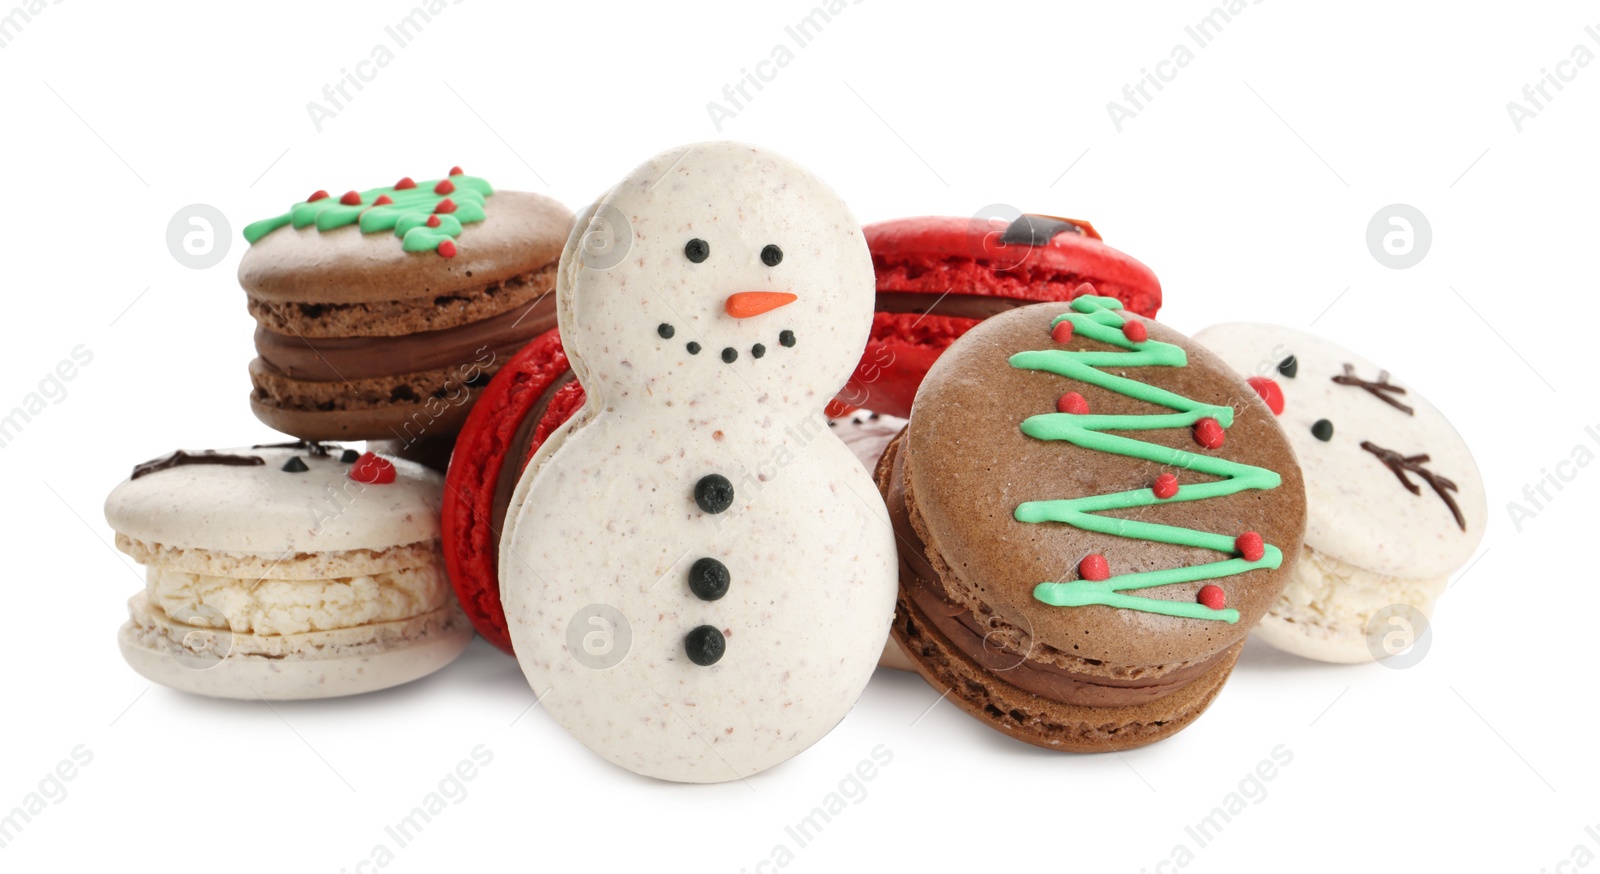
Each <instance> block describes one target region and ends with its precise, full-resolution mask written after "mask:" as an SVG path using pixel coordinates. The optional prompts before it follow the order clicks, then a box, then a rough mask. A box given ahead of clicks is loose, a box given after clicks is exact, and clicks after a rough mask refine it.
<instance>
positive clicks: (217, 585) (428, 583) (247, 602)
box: [145, 564, 450, 635]
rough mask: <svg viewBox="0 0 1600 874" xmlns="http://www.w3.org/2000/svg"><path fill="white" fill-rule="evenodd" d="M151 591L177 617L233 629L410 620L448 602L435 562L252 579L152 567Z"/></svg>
mask: <svg viewBox="0 0 1600 874" xmlns="http://www.w3.org/2000/svg"><path fill="white" fill-rule="evenodd" d="M145 580H146V587H145V593H146V597H148V598H149V600H150V602H151V604H152V605H154V606H156V607H159V608H160V609H161V611H162V612H163V613H165V614H166V615H168V616H170V617H172V619H174V620H175V621H178V622H181V623H183V624H185V625H190V626H195V627H199V628H217V629H222V628H226V629H228V630H229V631H231V632H233V633H235V634H257V635H274V634H303V633H305V632H308V631H332V630H336V629H340V628H355V627H358V626H363V625H371V624H373V623H378V622H393V621H396V620H401V619H409V618H411V617H413V616H417V615H420V614H423V613H427V612H429V611H432V610H437V609H439V608H441V607H443V606H444V605H445V604H446V603H447V602H448V601H449V597H450V583H449V581H448V580H446V579H445V575H444V571H443V570H442V569H441V568H440V567H439V566H438V565H436V564H426V565H420V566H417V567H408V568H401V569H399V570H392V571H383V572H379V573H371V574H361V575H357V576H349V577H338V578H334V579H311V580H282V579H247V578H240V577H224V576H211V575H208V574H197V573H189V572H185V571H178V570H172V569H170V568H163V567H160V566H156V565H152V566H150V567H148V568H146V569H145Z"/></svg>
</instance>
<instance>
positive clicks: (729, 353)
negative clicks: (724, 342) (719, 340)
mask: <svg viewBox="0 0 1600 874" xmlns="http://www.w3.org/2000/svg"><path fill="white" fill-rule="evenodd" d="M722 360H723V361H725V362H727V363H729V364H732V363H733V362H735V361H738V360H739V350H737V349H735V348H733V347H732V346H724V347H723V349H722Z"/></svg>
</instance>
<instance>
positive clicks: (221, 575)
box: [105, 443, 472, 700]
mask: <svg viewBox="0 0 1600 874" xmlns="http://www.w3.org/2000/svg"><path fill="white" fill-rule="evenodd" d="M440 488H441V477H440V476H439V474H437V473H434V472H432V471H429V470H427V469H425V468H422V467H420V466H418V465H414V464H411V463H409V462H404V461H391V460H387V459H379V458H377V457H375V456H370V455H367V456H362V455H361V454H360V453H357V452H355V451H354V450H344V449H342V448H340V447H338V446H334V445H330V444H314V443H312V444H306V443H299V444H290V445H275V446H254V447H248V448H240V449H229V450H220V451H204V452H179V453H174V454H172V455H169V456H166V457H163V458H161V459H156V460H154V461H152V462H149V463H146V464H144V465H140V466H139V467H136V468H135V470H134V475H133V476H132V477H130V478H129V479H128V480H126V481H124V482H123V483H122V484H120V485H118V486H117V487H116V488H115V489H114V490H113V491H112V492H111V494H110V496H109V497H108V498H107V499H106V505H105V515H106V520H107V522H109V523H110V524H111V527H112V528H113V529H115V530H116V543H117V548H118V549H121V550H122V551H123V552H126V553H128V554H129V555H131V556H133V557H134V559H135V560H137V561H138V562H139V563H140V564H142V565H144V566H145V569H146V571H145V572H146V586H145V589H144V591H142V592H140V593H138V594H137V595H135V596H134V597H133V599H132V600H130V602H129V615H130V619H129V622H128V624H126V625H124V626H123V629H122V632H121V635H120V640H121V644H122V649H123V654H124V656H125V657H126V658H127V660H128V662H129V664H130V665H132V666H133V667H134V668H135V670H138V671H139V672H140V673H142V674H144V675H145V676H146V677H148V678H150V679H152V680H154V681H156V682H159V683H162V684H164V685H168V686H172V687H174V688H177V689H180V690H183V691H188V692H194V693H197V694H204V695H212V696H218V697H230V698H256V697H261V698H267V699H276V700H294V699H301V698H320V697H331V696H335V695H348V694H353V693H356V692H364V691H371V690H374V689H380V688H384V687H387V686H392V685H396V684H398V683H403V682H407V681H409V680H413V679H416V678H417V677H420V676H423V675H425V674H428V673H431V672H432V671H434V670H437V669H438V668H439V667H442V666H443V665H444V664H447V663H448V662H449V661H451V660H452V659H454V658H455V656H456V655H459V654H460V652H461V650H462V649H463V648H464V647H465V646H466V643H467V642H468V641H469V640H470V639H471V633H472V632H471V627H470V626H469V625H468V624H467V622H466V620H465V618H464V617H463V616H462V615H461V613H460V608H459V607H457V606H456V603H455V599H454V597H453V596H452V594H451V592H450V585H449V582H448V580H447V579H446V578H445V574H444V568H443V564H442V561H441V559H440V554H439V542H438V541H439V498H440Z"/></svg>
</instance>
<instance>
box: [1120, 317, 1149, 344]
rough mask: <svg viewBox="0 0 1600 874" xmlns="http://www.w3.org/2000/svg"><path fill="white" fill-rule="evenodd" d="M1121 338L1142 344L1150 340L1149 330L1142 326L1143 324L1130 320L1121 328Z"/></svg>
mask: <svg viewBox="0 0 1600 874" xmlns="http://www.w3.org/2000/svg"><path fill="white" fill-rule="evenodd" d="M1122 336H1124V337H1127V338H1128V339H1129V340H1132V341H1133V342H1135V343H1143V342H1144V341H1146V340H1148V339H1150V329H1149V328H1146V327H1145V326H1144V322H1140V321H1134V320H1132V319H1130V320H1129V321H1128V322H1127V324H1125V325H1123V326H1122Z"/></svg>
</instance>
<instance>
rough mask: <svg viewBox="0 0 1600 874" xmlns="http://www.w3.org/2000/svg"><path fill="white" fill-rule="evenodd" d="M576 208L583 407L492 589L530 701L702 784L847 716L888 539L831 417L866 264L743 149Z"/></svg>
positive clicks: (668, 168) (565, 267)
mask: <svg viewBox="0 0 1600 874" xmlns="http://www.w3.org/2000/svg"><path fill="white" fill-rule="evenodd" d="M589 216H590V217H589V218H588V219H587V220H586V219H580V221H579V227H578V228H577V229H576V230H575V231H574V234H573V236H572V238H571V239H570V240H569V241H568V247H567V249H566V251H565V253H564V254H563V257H562V263H561V268H560V278H559V281H558V286H557V294H558V314H559V318H560V329H561V337H562V340H563V342H564V344H565V347H566V352H567V355H568V356H569V357H570V359H571V362H572V366H573V370H574V371H575V373H576V376H577V378H578V380H579V381H580V382H581V384H582V385H583V387H584V389H585V390H586V392H587V400H586V402H585V405H584V406H583V407H582V408H581V409H580V410H579V411H578V412H577V413H576V414H575V415H574V416H573V417H572V419H570V420H569V421H568V422H567V423H566V425H564V426H563V427H562V429H561V430H559V431H557V432H556V433H555V434H553V435H551V437H550V438H549V439H548V440H546V441H545V442H544V444H543V445H542V446H541V447H540V449H539V451H538V452H537V453H536V454H535V455H534V457H533V459H532V460H531V461H530V462H529V464H528V467H527V469H526V470H525V471H524V472H523V474H522V479H521V481H520V482H519V483H518V487H517V490H516V493H515V494H514V496H513V499H512V504H511V508H510V510H509V513H508V528H507V531H506V533H505V534H504V536H503V537H502V541H501V547H502V548H501V559H500V562H499V564H500V572H501V581H502V583H501V584H502V596H503V598H504V602H505V612H506V618H507V621H508V623H509V628H510V632H511V637H512V641H513V645H514V649H515V651H516V655H517V658H518V660H519V661H520V662H521V665H522V669H523V672H524V673H525V674H526V676H527V679H528V682H529V684H530V685H531V686H532V688H533V690H534V692H535V693H536V694H538V695H539V696H540V701H541V706H542V707H544V708H545V709H546V710H548V711H549V712H550V714H551V715H552V716H554V717H555V719H556V720H557V721H558V722H560V723H561V724H562V725H563V726H564V727H565V728H566V729H567V730H568V731H570V732H571V733H572V734H573V735H574V736H575V737H576V738H577V739H578V740H580V741H582V742H583V743H584V744H586V745H587V746H588V747H589V748H590V749H592V750H594V751H595V752H597V753H598V754H600V755H601V756H603V757H605V758H606V759H608V760H610V761H612V762H614V763H616V764H617V765H620V766H622V767H624V768H627V769H629V770H632V771H635V772H637V773H640V774H644V775H648V776H652V777H658V778H663V779H667V780H676V781H683V782H720V781H725V780H733V779H739V778H743V777H747V776H749V775H751V774H754V773H756V772H758V771H761V770H764V769H766V768H770V767H772V766H773V765H776V764H778V763H780V762H783V761H785V760H786V759H788V758H790V757H792V756H794V755H796V754H797V753H799V752H801V751H802V750H804V749H806V748H807V747H809V746H811V745H812V744H813V743H815V742H816V741H817V740H818V739H820V738H821V737H822V736H823V735H824V734H826V733H827V732H828V731H829V730H830V729H831V728H833V726H834V725H835V724H837V723H838V722H839V720H840V719H842V718H843V717H844V716H845V714H846V713H847V712H848V711H849V710H850V708H851V706H852V705H853V704H854V702H855V700H856V698H857V697H858V696H859V695H860V693H861V691H862V689H863V688H864V687H865V686H866V683H867V681H868V679H869V678H870V676H871V674H872V670H873V667H874V665H875V663H876V662H877V659H878V656H879V654H880V652H881V650H882V647H883V643H884V639H885V637H886V635H887V632H888V627H889V620H890V617H891V615H892V613H893V604H894V590H895V570H894V567H895V551H894V537H893V534H892V532H891V529H890V527H889V525H888V523H887V521H886V519H885V518H884V508H883V504H882V501H881V500H880V499H879V498H878V497H877V494H876V492H875V490H874V489H873V487H872V483H871V480H870V479H869V478H868V476H867V473H866V471H865V470H864V469H863V468H862V466H861V464H860V462H858V461H857V460H856V458H855V457H854V456H853V455H852V454H851V452H850V450H849V449H848V448H847V447H846V446H845V445H844V444H843V443H842V442H841V441H840V440H839V439H838V438H837V437H835V436H833V434H832V433H831V432H830V430H829V428H828V427H827V420H826V417H825V415H824V413H823V410H824V407H825V405H826V404H827V403H828V401H829V399H831V398H832V397H833V395H834V394H835V392H837V390H838V389H839V387H840V386H841V385H842V384H843V383H844V381H845V379H846V378H847V377H848V375H849V374H850V372H851V370H852V369H853V368H854V366H855V364H856V362H857V360H858V359H859V357H860V355H861V350H862V348H863V346H864V344H865V342H866V338H867V332H868V328H869V326H870V324H871V318H872V307H873V274H872V264H871V261H870V259H869V257H868V253H867V248H866V244H865V242H864V241H863V239H862V235H861V229H860V227H859V226H858V225H857V224H856V222H855V220H854V219H853V218H852V217H851V215H850V212H849V210H848V209H847V208H846V207H845V206H844V204H843V203H842V202H840V200H839V199H838V197H837V196H836V195H835V194H834V193H833V192H832V191H831V190H830V189H829V188H828V187H827V186H826V185H825V184H823V183H822V182H821V181H820V180H818V179H817V178H816V177H815V176H813V175H811V174H810V173H809V172H807V171H805V170H804V169H803V168H801V167H799V166H797V165H795V164H794V163H792V162H790V161H789V160H787V159H785V158H782V157H779V156H777V155H775V154H773V153H771V152H768V151H766V150H764V149H759V148H755V147H751V146H746V145H741V144H737V143H726V142H718V143H705V144H698V145H691V146H685V147H681V148H678V149H673V150H671V151H669V152H666V153H664V154H662V155H659V156H657V157H655V158H653V159H651V160H650V161H648V162H646V163H645V164H644V165H642V166H641V167H639V168H638V169H637V170H635V171H634V172H633V173H631V174H629V175H628V176H627V177H626V178H625V179H623V180H622V181H621V182H620V183H619V184H618V185H617V186H616V187H614V188H613V189H612V190H611V191H610V192H609V193H607V194H606V195H605V196H604V197H603V198H602V199H601V200H600V201H599V203H598V204H597V205H596V207H595V208H594V209H593V210H591V211H590V213H589Z"/></svg>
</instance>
